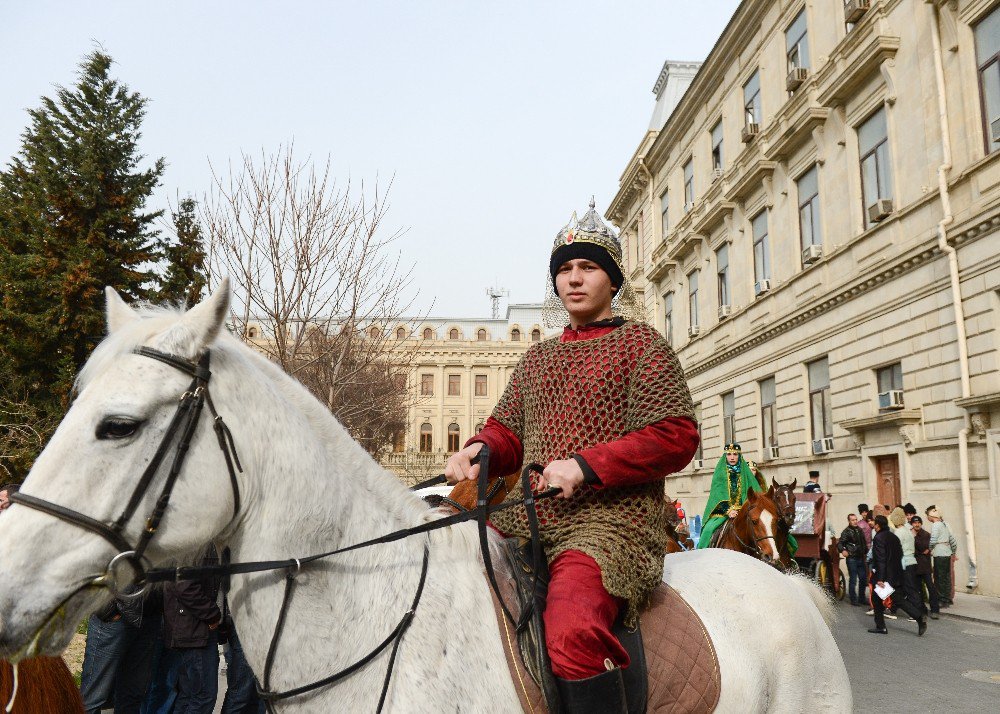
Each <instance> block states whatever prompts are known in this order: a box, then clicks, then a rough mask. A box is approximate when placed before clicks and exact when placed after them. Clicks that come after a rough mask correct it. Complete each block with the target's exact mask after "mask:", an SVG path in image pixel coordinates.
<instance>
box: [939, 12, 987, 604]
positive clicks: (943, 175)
mask: <svg viewBox="0 0 1000 714" xmlns="http://www.w3.org/2000/svg"><path fill="white" fill-rule="evenodd" d="M926 4H927V5H929V6H930V13H931V39H932V41H933V48H934V79H935V83H936V85H937V99H938V119H939V120H940V123H941V162H942V163H941V165H940V166H938V172H937V173H938V193H939V194H940V196H941V208H942V210H943V213H944V215H943V217H942V218H941V221H940V222H939V223H938V247H940V248H941V250H942V252H944V253H945V255H947V256H948V271H949V273H950V275H951V302H952V306H953V308H954V311H955V329H956V332H957V340H958V362H959V367H960V369H961V374H962V397H963V398H967V397H970V396H972V386H971V381H970V379H969V349H968V344H967V342H966V334H965V315H964V313H963V310H962V289H961V284H960V282H959V277H958V251H957V250H955V248H954V247H953V246H952V245H950V244H949V243H948V226H949V225H951V224H952V223H953V222H954V220H955V217H954V216H953V215H952V213H951V194H950V192H949V190H948V172H949V171H951V168H952V165H951V161H952V156H951V133H950V127H949V124H948V105H947V100H946V98H945V85H944V61H943V59H942V53H941V18H940V14H939V11H938V8H937V5H935V4H934V3H933V1H932V0H926ZM971 428H972V418H971V416H970V415H969V412H968V410H966V411H965V423H964V426H963V427H962V429H961V430H960V431H959V432H958V471H959V479H960V481H961V487H962V510H963V511H964V515H965V542H966V546H967V548H968V550H969V582H968V583H967V584H966V587H967V588H968V589H970V590H973V589H975V588H976V586H977V585H978V584H979V578H978V575H977V574H976V535H975V527H974V526H973V517H972V489H971V488H970V487H969V441H968V439H969V432H970V431H971Z"/></svg>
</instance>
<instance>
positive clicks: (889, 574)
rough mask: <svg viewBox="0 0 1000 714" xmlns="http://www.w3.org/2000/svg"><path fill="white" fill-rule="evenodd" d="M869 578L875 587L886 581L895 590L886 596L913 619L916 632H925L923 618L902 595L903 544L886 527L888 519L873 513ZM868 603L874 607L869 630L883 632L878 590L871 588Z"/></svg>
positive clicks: (882, 611) (882, 605) (882, 603)
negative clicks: (870, 573) (872, 619)
mask: <svg viewBox="0 0 1000 714" xmlns="http://www.w3.org/2000/svg"><path fill="white" fill-rule="evenodd" d="M872 578H873V579H874V580H875V586H876V588H881V587H883V586H884V585H885V584H886V583H888V584H889V585H891V586H892V587H893V589H894V590H895V592H894V593H893V594H892V595H891V596H890V597H892V602H893V603H894V604H895V606H896V607H897V608H898V609H900V610H902V611H903V612H905V613H906V614H907V615H909V616H910V617H912V618H913V619H914V620H916V621H917V634H918V635H922V634H924V632H926V631H927V618H926V617H925V616H924V614H923V613H922V612H920V610H919V609H918V608H917V607H916V606H915V605H914V604H913V603H911V602H910V601H909V600H907V599H906V598H904V597H903V591H902V587H903V546H902V544H901V543H900V542H899V538H897V537H896V534H895V533H893V532H892V531H891V530H890V529H889V520H888V519H887V518H886V517H885V516H875V536H874V537H873V538H872ZM872 604H873V605H874V607H875V627H873V628H872V629H870V630H868V631H869V632H872V633H875V634H879V635H887V634H889V631H888V630H887V629H885V603H884V602H882V598H880V597H879V595H878V592H877V591H876V590H875V589H872Z"/></svg>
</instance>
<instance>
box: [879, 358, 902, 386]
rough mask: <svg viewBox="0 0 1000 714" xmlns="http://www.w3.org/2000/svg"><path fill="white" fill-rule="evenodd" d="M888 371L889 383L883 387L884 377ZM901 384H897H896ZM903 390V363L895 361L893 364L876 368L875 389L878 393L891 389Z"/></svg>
mask: <svg viewBox="0 0 1000 714" xmlns="http://www.w3.org/2000/svg"><path fill="white" fill-rule="evenodd" d="M886 373H888V379H889V385H888V386H887V387H886V388H884V389H883V386H882V385H883V381H882V377H883V375H885V374H886ZM897 384H898V385H899V386H896V385H897ZM894 390H896V391H900V392H901V391H903V363H902V362H894V363H893V364H887V365H883V366H881V367H877V368H876V369H875V391H876V392H877V393H878V394H882V393H883V392H890V391H894Z"/></svg>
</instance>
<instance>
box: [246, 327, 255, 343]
mask: <svg viewBox="0 0 1000 714" xmlns="http://www.w3.org/2000/svg"><path fill="white" fill-rule="evenodd" d="M247 337H248V338H249V339H251V340H256V339H257V328H256V327H251V328H249V329H248V330H247Z"/></svg>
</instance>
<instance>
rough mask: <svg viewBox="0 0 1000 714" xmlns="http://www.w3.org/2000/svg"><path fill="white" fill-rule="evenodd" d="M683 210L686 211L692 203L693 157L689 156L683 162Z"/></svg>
mask: <svg viewBox="0 0 1000 714" xmlns="http://www.w3.org/2000/svg"><path fill="white" fill-rule="evenodd" d="M683 171H684V212H685V213H687V212H688V211H690V210H691V209H690V208H689V206H693V205H694V157H693V156H692V157H690V158H689V159H688V160H687V163H686V164H684V168H683Z"/></svg>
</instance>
